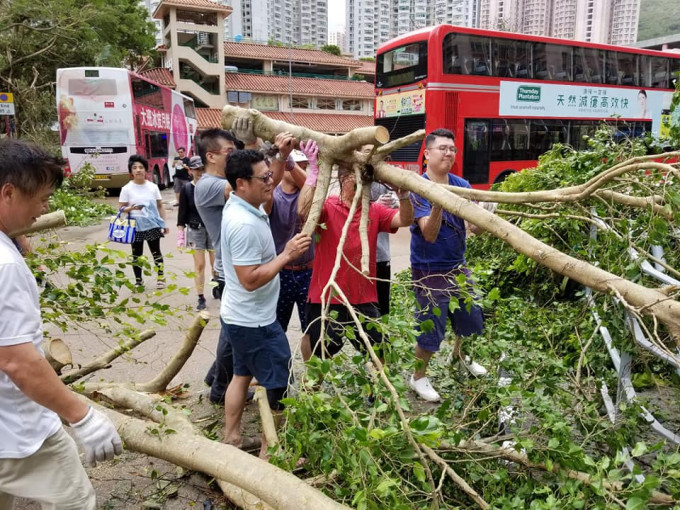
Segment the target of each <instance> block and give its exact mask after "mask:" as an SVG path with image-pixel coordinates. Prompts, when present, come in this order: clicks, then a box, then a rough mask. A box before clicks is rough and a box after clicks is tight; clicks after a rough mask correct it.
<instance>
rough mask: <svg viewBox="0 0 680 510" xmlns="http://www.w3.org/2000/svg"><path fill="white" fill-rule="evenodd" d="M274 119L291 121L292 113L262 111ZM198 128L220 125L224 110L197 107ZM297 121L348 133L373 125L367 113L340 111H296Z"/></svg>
mask: <svg viewBox="0 0 680 510" xmlns="http://www.w3.org/2000/svg"><path fill="white" fill-rule="evenodd" d="M262 113H263V114H265V115H266V116H267V117H270V118H272V119H274V120H282V121H284V122H289V123H291V122H290V114H289V113H286V112H262ZM196 116H197V117H198V130H199V131H200V130H203V129H209V128H213V127H220V126H221V125H222V110H220V109H218V108H196ZM294 119H295V122H293V123H292V124H296V125H299V126H304V127H306V128H308V129H313V130H314V131H319V132H320V133H347V132H349V131H351V130H352V129H355V128H360V127H366V126H372V125H373V117H371V116H366V115H342V114H339V113H295V114H294Z"/></svg>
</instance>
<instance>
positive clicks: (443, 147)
mask: <svg viewBox="0 0 680 510" xmlns="http://www.w3.org/2000/svg"><path fill="white" fill-rule="evenodd" d="M432 149H437V150H438V151H439V152H441V153H444V154H446V153H447V152H450V153H451V154H456V153H457V152H458V147H456V146H455V145H440V146H439V147H430V150H432Z"/></svg>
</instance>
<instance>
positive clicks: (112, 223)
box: [109, 208, 137, 244]
mask: <svg viewBox="0 0 680 510" xmlns="http://www.w3.org/2000/svg"><path fill="white" fill-rule="evenodd" d="M121 214H123V208H121V209H120V211H118V214H117V215H116V216H111V219H110V220H109V241H113V242H114V243H123V244H132V242H133V241H134V240H135V233H136V232H137V227H136V225H137V221H136V220H133V219H131V218H130V215H128V217H127V218H121Z"/></svg>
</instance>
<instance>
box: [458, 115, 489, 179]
mask: <svg viewBox="0 0 680 510" xmlns="http://www.w3.org/2000/svg"><path fill="white" fill-rule="evenodd" d="M463 178H464V179H467V180H468V181H469V182H470V184H483V183H487V182H488V181H489V121H488V120H482V119H466V120H465V142H464V151H463Z"/></svg>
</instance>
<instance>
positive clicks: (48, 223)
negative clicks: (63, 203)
mask: <svg viewBox="0 0 680 510" xmlns="http://www.w3.org/2000/svg"><path fill="white" fill-rule="evenodd" d="M65 226H66V215H65V214H64V211H54V212H51V213H47V214H43V215H42V216H40V217H39V218H38V219H37V220H36V221H35V223H34V224H33V225H31V226H30V227H27V228H24V229H22V230H19V231H17V232H12V235H11V237H16V236H20V235H26V234H32V233H33V232H40V231H42V230H49V229H53V228H59V227H65Z"/></svg>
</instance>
